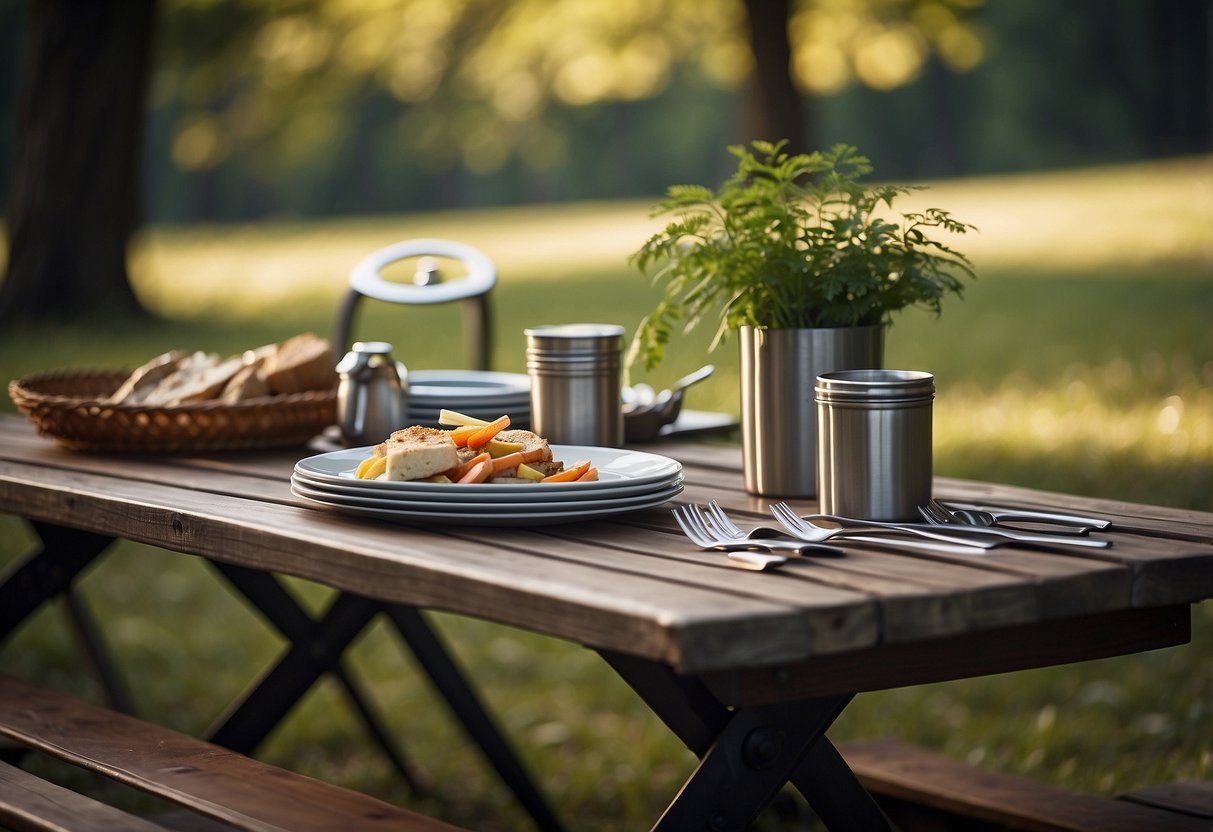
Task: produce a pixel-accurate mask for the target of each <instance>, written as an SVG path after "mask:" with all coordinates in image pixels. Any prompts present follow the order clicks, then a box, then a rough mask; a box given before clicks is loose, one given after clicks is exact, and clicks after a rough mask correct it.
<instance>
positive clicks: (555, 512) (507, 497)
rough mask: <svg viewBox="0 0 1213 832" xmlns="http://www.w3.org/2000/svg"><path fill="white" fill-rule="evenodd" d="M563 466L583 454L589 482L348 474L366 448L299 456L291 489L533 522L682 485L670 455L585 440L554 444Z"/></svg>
mask: <svg viewBox="0 0 1213 832" xmlns="http://www.w3.org/2000/svg"><path fill="white" fill-rule="evenodd" d="M552 454H553V456H554V457H555V458H556V459H559V460H562V461H563V462H564V463H565V465H566V466H567V465H572V464H574V463H576V462H578V461H580V460H583V459H588V460H589V461H590V464H591V465H593V466H594V467H595V468H597V469H598V480H597V481H595V482H567V483H510V484H505V483H502V484H496V483H478V484H475V485H459V484H457V483H434V482H411V481H410V482H387V481H385V480H358V479H354V470H355V469H356V468H357V467H358V463H359V462H361V461H362V460H364V459H366V458H367V457H368V456H370V455H371V448H370V447H366V448H346V449H345V450H340V451H332V452H330V453H324V454H318V455H316V456H311V457H308V458H306V459H302V460H300V461H299V462H297V463H296V464H295V472H294V473H293V474H292V475H291V491H292V492H294V493H295V494H297V495H299V496H300V497H305V498H307V499H308V500H311V501H313V502H315V503H316V504H318V505H320V506H323V507H325V508H329V509H333V510H336V511H342V512H346V513H348V514H357V515H362V516H366V517H374V518H377V519H381V520H393V521H396V522H403V523H457V524H459V525H464V526H468V525H473V526H537V525H544V524H551V523H567V522H570V521H574V520H587V519H591V518H597V517H605V516H608V515H612V514H619V513H621V512H625V511H635V510H637V509H643V508H653V507H655V506H659V505H661V504H662V503H664V502H666V501H667V500H669V499H671V498H673V497H676V496H677V495H678V494H680V493H681V492H682V465H681V464H680V463H679V462H678V461H677V460H673V459H670V458H669V457H665V456H660V455H658V454H650V453H643V452H640V451H625V450H618V449H615V448H597V447H593V446H588V445H553V446H552Z"/></svg>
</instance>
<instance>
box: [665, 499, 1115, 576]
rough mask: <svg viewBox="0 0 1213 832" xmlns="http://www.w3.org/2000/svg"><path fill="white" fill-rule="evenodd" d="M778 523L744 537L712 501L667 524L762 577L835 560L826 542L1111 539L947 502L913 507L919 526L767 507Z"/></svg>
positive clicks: (954, 549) (974, 547)
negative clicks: (799, 564) (816, 560)
mask: <svg viewBox="0 0 1213 832" xmlns="http://www.w3.org/2000/svg"><path fill="white" fill-rule="evenodd" d="M770 510H771V514H772V516H773V517H774V518H775V519H776V520H777V521H778V522H779V528H775V527H773V526H755V527H753V528H752V529H750V530H749V531H744V530H743V529H741V528H740V527H738V526H737V524H736V523H734V522H733V521H732V520H731V519H730V518H729V516H728V515H727V514H726V513H725V511H724V509H722V508H721V507H720V505H719V504H718V503H717V502H716V501H715V500H712V501H711V502H709V503H708V505H707V507H706V509H704V508H700V507H699V506H697V505H694V504H690V505H686V506H679V507H678V508H675V509H674V510H673V513H674V519H675V521H676V522H677V523H678V525H679V527H680V528H681V529H682V530H683V532H684V533H685V534H686V536H687V537H688V538H689V539H690V540H691V542H692V543H694V544H695V545H696V546H699V547H700V548H701V549H704V550H708V551H719V552H724V553H725V554H726V555H728V557H729V560H730V562H731V563H732V564H733V565H735V566H738V567H740V568H744V569H751V570H755V571H766V570H768V569H773V568H775V567H777V566H780V565H782V564H784V563H786V562H787V559H788V558H789V557H808V556H816V557H839V556H842V555H843V554H844V551H843V550H842V549H841V548H839V547H838V546H833V545H830V544H829V543H827V541H830V540H838V541H843V540H850V541H852V542H862V543H868V544H876V545H883V546H891V547H894V548H902V549H916V550H927V551H933V552H943V553H947V554H981V553H983V552H985V551H988V550H990V549H993V548H995V547H997V546H1003V545H1007V544H1015V543H1033V544H1038V545H1045V546H1071V547H1081V548H1092V549H1102V548H1107V547H1109V546H1111V545H1112V542H1111V541H1110V540H1105V539H1102V538H1094V537H1089V536H1088V535H1089V533H1090V532H1091V531H1092V530H1095V529H1106V528H1107V527H1108V526H1109V525H1110V524H1109V522H1108V521H1107V520H1103V519H1101V518H1097V517H1087V516H1083V515H1078V514H1068V513H1064V512H1053V511H1029V510H1021V509H1001V508H997V507H990V506H973V505H968V504H948V503H944V502H942V501H940V500H931V501H930V502H928V503H927V504H926V505H923V506H920V507H919V509H918V511H919V513H920V514H922V516H923V520H924V521H925V522H923V523H913V522H910V523H884V522H877V521H872V520H857V519H853V518H848V517H838V516H835V515H828V514H809V515H800V514H797V513H796V511H795V510H794V509H793V508H792V507H791V506H789V505H788V504H787V503H776V504H774V505H771V506H770ZM1015 522H1021V523H1031V524H1034V526H1038V525H1040V524H1049V525H1050V526H1051V528H1050V530H1049V531H1043V530H1037V529H1036V528H1034V529H1032V530H1027V529H1023V528H1018V527H1013V526H1009V525H1006V524H1007V523H1015Z"/></svg>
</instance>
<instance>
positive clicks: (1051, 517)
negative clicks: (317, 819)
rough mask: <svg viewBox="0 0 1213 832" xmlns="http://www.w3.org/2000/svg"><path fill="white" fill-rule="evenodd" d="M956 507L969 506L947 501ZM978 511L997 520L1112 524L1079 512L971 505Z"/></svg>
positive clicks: (1100, 526) (1103, 525)
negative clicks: (1069, 512) (986, 513)
mask: <svg viewBox="0 0 1213 832" xmlns="http://www.w3.org/2000/svg"><path fill="white" fill-rule="evenodd" d="M948 505H950V506H954V507H956V508H970V506H967V505H961V504H959V503H948ZM972 508H975V509H978V510H979V511H988V512H990V513H991V514H993V515H995V516H996V517H997V518H998V519H999V520H1040V521H1042V522H1045V523H1060V524H1062V525H1065V526H1091V527H1093V528H1096V529H1106V528H1107V527H1108V526H1110V525H1112V524H1111V522H1110V521H1108V520H1103V519H1101V518H1099V517H1086V516H1084V515H1081V514H1068V513H1066V512H1060V511H1034V510H1032V509H1026V508H1025V509H1020V508H999V507H997V506H972Z"/></svg>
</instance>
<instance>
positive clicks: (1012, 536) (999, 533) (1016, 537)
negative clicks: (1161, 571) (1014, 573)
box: [918, 500, 1112, 549]
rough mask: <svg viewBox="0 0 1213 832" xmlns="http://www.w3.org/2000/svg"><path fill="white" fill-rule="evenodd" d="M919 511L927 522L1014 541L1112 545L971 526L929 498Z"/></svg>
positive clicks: (1066, 536) (1095, 546)
mask: <svg viewBox="0 0 1213 832" xmlns="http://www.w3.org/2000/svg"><path fill="white" fill-rule="evenodd" d="M918 511H919V513H921V514H922V516H923V517H924V518H926V520H927V522H928V523H933V524H935V525H937V526H938V527H940V528H944V527H947V528H949V529H956V530H958V531H961V530H963V531H962V533H964V534H975V535H979V536H987V537H1001V538H1003V539H1004V540H1011V541H1016V542H1019V543H1042V544H1046V545H1049V546H1082V547H1085V548H1088V549H1106V548H1108V547H1109V546H1111V545H1112V541H1110V540H1101V539H1099V538H1094V537H1082V536H1079V535H1075V534H1072V533H1071V534H1064V533H1063V534H1049V533H1048V532H1025V531H1020V530H1018V529H1008V528H1006V527H1004V526H1000V527H998V528H992V527H990V526H971V525H969V524H968V523H965V522H963V521H961V520H957V519H956V518H955V517H953V516H952V513H951V512H950V511H948V510H947V508H946V507H944V506H942V505H940V504H939V502H938V501H937V500H930V501H929V502H927V504H926V505H925V506H919V507H918Z"/></svg>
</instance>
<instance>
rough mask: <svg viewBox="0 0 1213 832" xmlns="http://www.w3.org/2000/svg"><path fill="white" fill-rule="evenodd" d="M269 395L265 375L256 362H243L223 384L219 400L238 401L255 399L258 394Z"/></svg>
mask: <svg viewBox="0 0 1213 832" xmlns="http://www.w3.org/2000/svg"><path fill="white" fill-rule="evenodd" d="M268 395H270V386H269V385H268V384H266V383H265V376H264V375H263V374H262V372H261V368H260V367H259V366H257V365H256V364H244V366H242V367H241V368H240V370H239V371H238V372H237V373H236V375H234V376H232V377H231V379H230V380H229V381H228V383H227V384H225V385H224V386H223V392H221V393H220V394H219V401H222V402H239V401H244V400H245V399H255V398H257V397H259V396H268Z"/></svg>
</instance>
